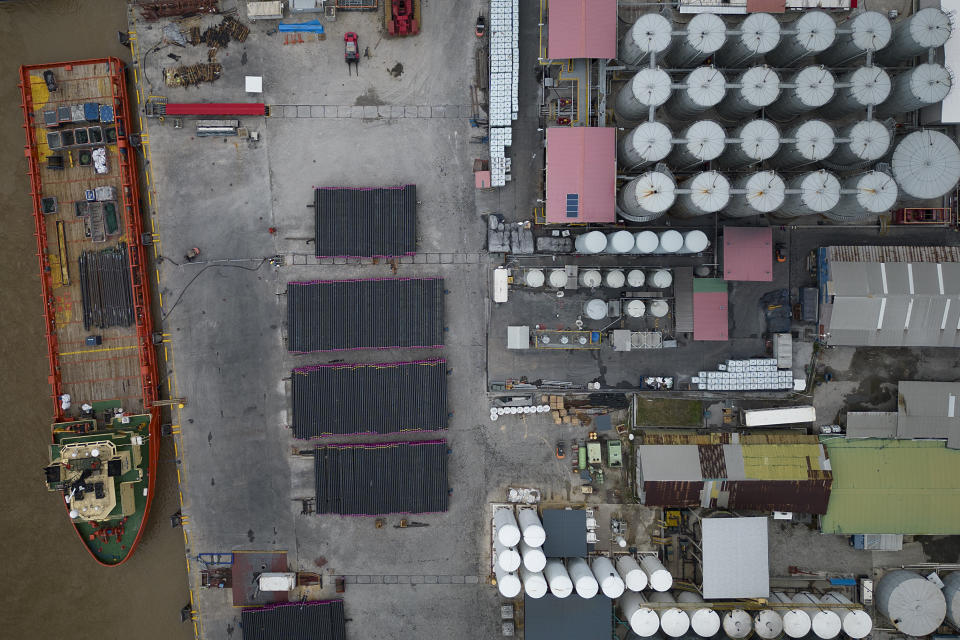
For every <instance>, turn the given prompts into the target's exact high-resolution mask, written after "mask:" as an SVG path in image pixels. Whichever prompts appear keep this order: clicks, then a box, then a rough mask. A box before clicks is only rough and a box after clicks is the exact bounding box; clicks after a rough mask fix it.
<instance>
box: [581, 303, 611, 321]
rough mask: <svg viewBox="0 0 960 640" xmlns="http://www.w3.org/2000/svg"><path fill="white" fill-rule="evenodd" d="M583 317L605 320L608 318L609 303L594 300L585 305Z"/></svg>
mask: <svg viewBox="0 0 960 640" xmlns="http://www.w3.org/2000/svg"><path fill="white" fill-rule="evenodd" d="M583 315H585V316H587V317H588V318H590V319H591V320H603V319H604V318H606V317H607V303H606V302H605V301H604V300H601V299H600V298H592V299H590V300H587V301H586V302H584V303H583Z"/></svg>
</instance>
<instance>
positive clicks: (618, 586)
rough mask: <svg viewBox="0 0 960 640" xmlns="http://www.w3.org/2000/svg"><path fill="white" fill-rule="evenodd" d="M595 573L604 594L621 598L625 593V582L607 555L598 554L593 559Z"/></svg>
mask: <svg viewBox="0 0 960 640" xmlns="http://www.w3.org/2000/svg"><path fill="white" fill-rule="evenodd" d="M593 575H594V576H595V577H596V578H597V582H599V583H600V589H602V590H603V595H605V596H607V597H608V598H619V597H620V596H622V595H623V590H624V588H625V587H624V584H623V579H622V578H621V577H620V574H619V573H617V570H616V568H614V566H613V562H611V561H610V558H607V557H606V556H597V557H596V558H594V559H593Z"/></svg>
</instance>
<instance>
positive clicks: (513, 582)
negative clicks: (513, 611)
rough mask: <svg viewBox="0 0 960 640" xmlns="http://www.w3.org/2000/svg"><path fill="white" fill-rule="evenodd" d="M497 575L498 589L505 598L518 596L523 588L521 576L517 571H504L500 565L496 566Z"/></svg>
mask: <svg viewBox="0 0 960 640" xmlns="http://www.w3.org/2000/svg"><path fill="white" fill-rule="evenodd" d="M493 570H494V573H495V574H496V576H497V589H498V590H499V591H500V595H502V596H503V597H504V598H516V597H517V596H518V595H520V591H521V590H522V589H523V584H522V583H521V582H520V576H518V575H517V573H516V572H515V571H504V570H503V569H501V568H500V566H499V565H496V566H494V568H493Z"/></svg>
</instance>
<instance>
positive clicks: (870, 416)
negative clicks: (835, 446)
mask: <svg viewBox="0 0 960 640" xmlns="http://www.w3.org/2000/svg"><path fill="white" fill-rule="evenodd" d="M896 435H897V413H896V411H848V412H847V437H848V438H895V437H896Z"/></svg>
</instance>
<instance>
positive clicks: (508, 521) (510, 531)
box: [493, 507, 520, 547]
mask: <svg viewBox="0 0 960 640" xmlns="http://www.w3.org/2000/svg"><path fill="white" fill-rule="evenodd" d="M493 521H494V526H495V527H496V530H497V540H499V542H500V544H502V545H503V546H504V547H515V546H517V543H518V542H520V528H519V527H518V526H517V519H516V518H514V517H513V509H510V508H507V507H501V508H499V509H496V510H495V511H494V512H493Z"/></svg>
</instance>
